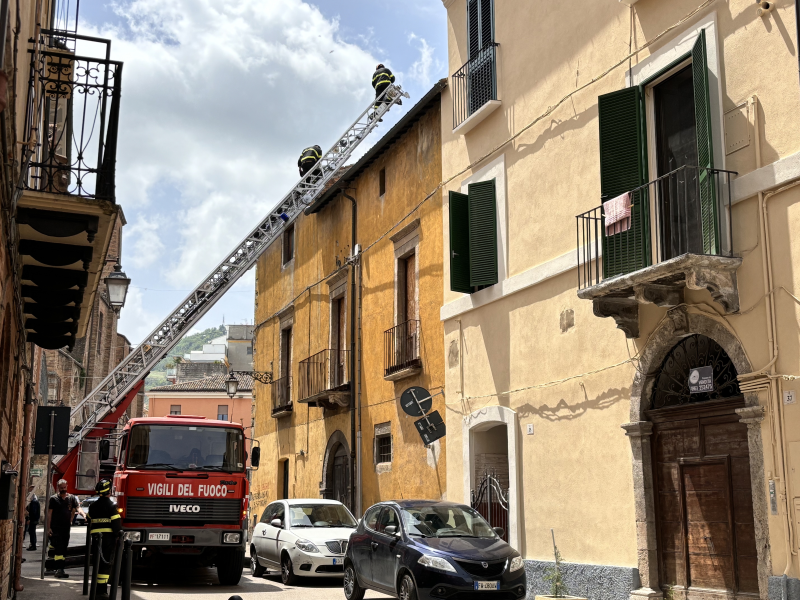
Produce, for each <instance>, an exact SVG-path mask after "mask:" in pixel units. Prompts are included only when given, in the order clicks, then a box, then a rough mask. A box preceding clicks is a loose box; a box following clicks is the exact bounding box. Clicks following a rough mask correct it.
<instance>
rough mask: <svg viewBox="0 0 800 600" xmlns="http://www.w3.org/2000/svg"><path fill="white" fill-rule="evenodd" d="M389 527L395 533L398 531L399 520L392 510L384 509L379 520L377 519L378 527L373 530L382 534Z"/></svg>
mask: <svg viewBox="0 0 800 600" xmlns="http://www.w3.org/2000/svg"><path fill="white" fill-rule="evenodd" d="M389 525H393V526H394V527H395V531H398V532H399V531H400V519H398V518H397V513H396V512H394V509H391V508H388V507H387V508H384V509H383V512H382V513H381V518H380V519H378V527H377V528H376V529H375V531H377V532H378V533H381V532H383V531H384V530H385V529H386V528H387V527H388V526H389Z"/></svg>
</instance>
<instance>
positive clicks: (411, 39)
mask: <svg viewBox="0 0 800 600" xmlns="http://www.w3.org/2000/svg"><path fill="white" fill-rule="evenodd" d="M408 43H409V44H412V43H416V45H417V49H418V50H419V58H418V59H417V60H415V61H414V63H413V64H412V65H411V66H410V67H409V68H408V71H407V72H406V74H405V75H406V77H407V78H408V79H411V80H413V81H416V82H417V83H419V84H420V85H421V86H423V87H430V86H431V85H433V78H434V77H436V76H437V74H438V73H439V72H440V71H441V70H442V66H443V65H442V63H441V61H439V60H438V59H435V58H434V51H435V48H433V47H432V46H430V45H429V44H428V42H427V41H426V40H425V38H421V37H419V36H417V35H416V34H414V33H411V34H409V36H408Z"/></svg>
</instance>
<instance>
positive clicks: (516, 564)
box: [508, 556, 525, 573]
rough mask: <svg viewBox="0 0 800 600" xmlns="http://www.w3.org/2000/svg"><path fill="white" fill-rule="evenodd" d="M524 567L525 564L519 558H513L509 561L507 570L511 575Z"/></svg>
mask: <svg viewBox="0 0 800 600" xmlns="http://www.w3.org/2000/svg"><path fill="white" fill-rule="evenodd" d="M524 566H525V563H524V562H523V561H522V557H521V556H515V557H514V558H512V559H511V562H510V563H509V564H508V570H509V571H510V572H511V573H513V572H514V571H519V570H520V569H521V568H522V567H524Z"/></svg>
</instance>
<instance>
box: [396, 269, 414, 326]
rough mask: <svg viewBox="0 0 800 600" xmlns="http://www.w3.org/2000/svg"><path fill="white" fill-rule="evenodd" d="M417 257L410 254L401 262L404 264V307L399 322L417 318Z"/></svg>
mask: <svg viewBox="0 0 800 600" xmlns="http://www.w3.org/2000/svg"><path fill="white" fill-rule="evenodd" d="M416 259H417V255H416V254H412V255H411V256H409V257H408V258H406V259H405V261H403V262H404V263H405V265H404V267H405V275H404V277H405V284H406V285H405V292H404V296H405V306H404V307H403V315H402V317H401V319H400V321H401V322H403V321H408V320H410V319H416V318H417V267H416V264H417V260H416Z"/></svg>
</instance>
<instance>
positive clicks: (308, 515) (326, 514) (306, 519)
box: [289, 504, 356, 528]
mask: <svg viewBox="0 0 800 600" xmlns="http://www.w3.org/2000/svg"><path fill="white" fill-rule="evenodd" d="M289 523H290V525H291V527H351V528H354V527H355V526H356V520H355V519H354V518H353V515H351V514H350V511H349V510H347V509H346V508H345V507H344V506H343V505H341V504H290V505H289Z"/></svg>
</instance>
